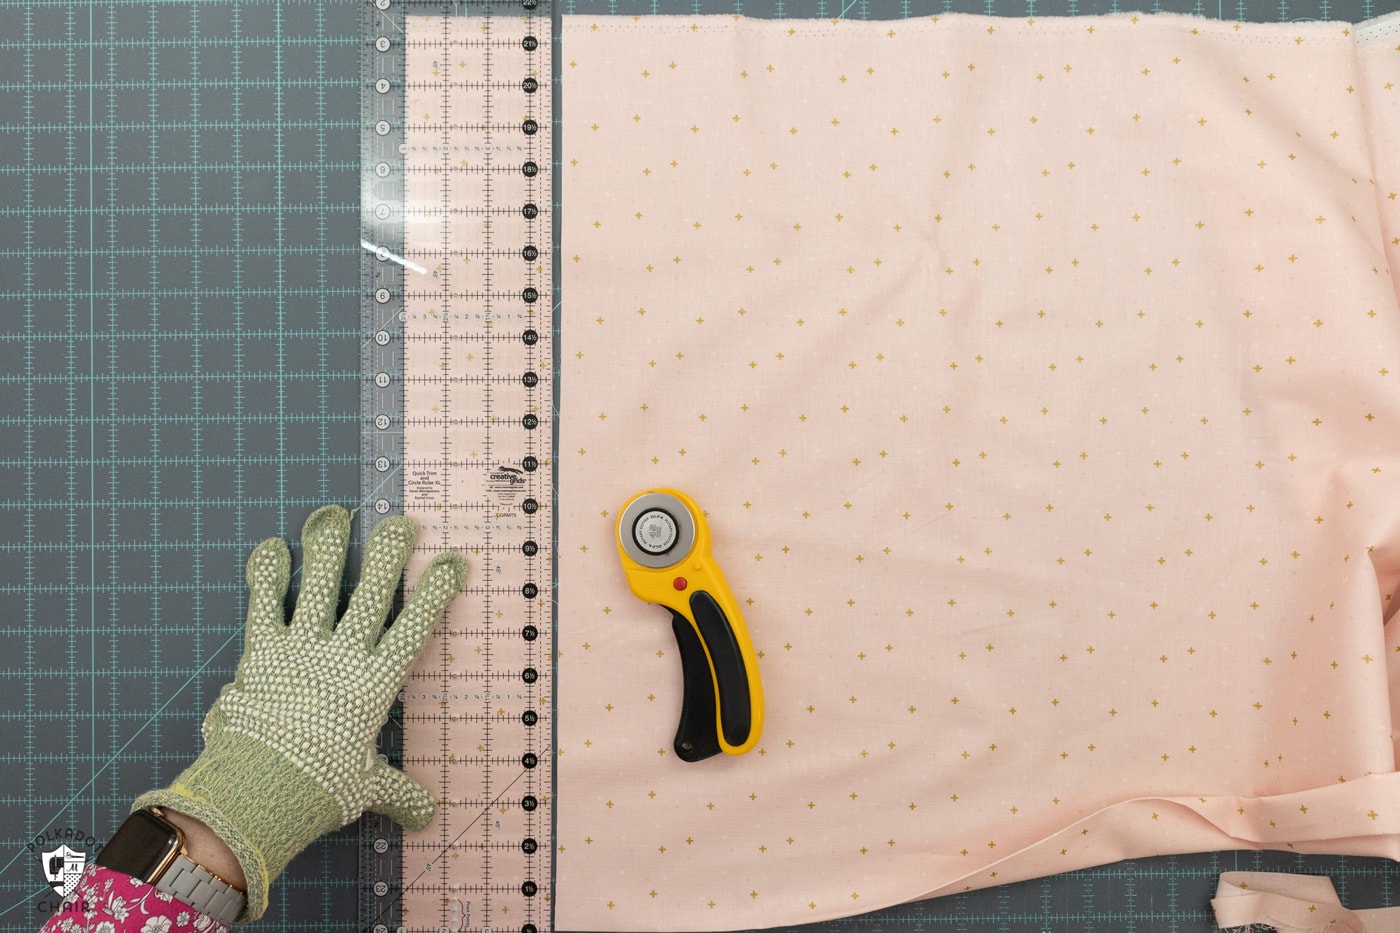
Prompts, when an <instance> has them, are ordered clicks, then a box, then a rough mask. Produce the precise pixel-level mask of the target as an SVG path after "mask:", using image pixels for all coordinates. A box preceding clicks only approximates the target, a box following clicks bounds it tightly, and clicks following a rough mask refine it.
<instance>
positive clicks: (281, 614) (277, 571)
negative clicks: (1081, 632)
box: [244, 538, 292, 651]
mask: <svg viewBox="0 0 1400 933" xmlns="http://www.w3.org/2000/svg"><path fill="white" fill-rule="evenodd" d="M247 577H248V624H247V627H246V628H245V630H244V631H245V641H244V650H245V651H246V650H247V649H248V648H249V647H251V646H252V645H253V643H254V642H256V641H257V640H258V639H260V638H262V637H263V636H265V635H266V634H267V633H269V632H275V631H279V630H283V629H285V628H286V627H287V614H286V612H285V611H284V610H283V608H282V604H283V600H285V599H286V598H287V584H288V583H289V582H290V581H291V578H292V555H291V554H290V553H288V551H287V543H286V542H285V541H283V540H282V539H281V538H268V539H267V540H266V541H264V542H263V543H262V544H259V545H258V546H257V547H255V548H254V549H253V553H252V554H250V555H249V556H248V571H247Z"/></svg>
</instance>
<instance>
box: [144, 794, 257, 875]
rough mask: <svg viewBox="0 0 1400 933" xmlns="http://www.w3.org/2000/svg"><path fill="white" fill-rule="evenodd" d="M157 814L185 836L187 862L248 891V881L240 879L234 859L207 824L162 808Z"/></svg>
mask: <svg viewBox="0 0 1400 933" xmlns="http://www.w3.org/2000/svg"><path fill="white" fill-rule="evenodd" d="M161 812H162V813H164V814H165V818H166V819H167V820H169V821H170V822H172V823H174V824H175V825H176V826H178V827H179V828H180V831H181V832H182V833H184V834H185V854H186V855H187V856H189V859H190V861H192V862H194V863H195V864H196V865H198V866H200V867H201V868H203V869H204V870H205V871H208V872H211V873H212V874H214V875H216V876H217V877H218V878H219V879H220V880H221V881H225V882H227V883H228V884H230V885H232V886H233V887H235V888H237V889H238V890H239V891H244V892H246V891H247V890H248V880H247V878H245V877H244V876H243V866H242V865H240V864H239V862H238V857H237V856H236V855H234V854H233V850H232V849H230V848H229V847H228V843H226V842H224V840H223V839H221V838H219V834H218V833H216V832H214V830H212V829H210V828H209V826H208V824H207V823H205V822H203V821H202V820H199V819H196V818H195V817H193V816H190V815H189V814H188V813H181V812H180V811H178V810H171V809H169V808H164V809H162V811H161Z"/></svg>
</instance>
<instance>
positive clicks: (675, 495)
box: [617, 489, 763, 761]
mask: <svg viewBox="0 0 1400 933" xmlns="http://www.w3.org/2000/svg"><path fill="white" fill-rule="evenodd" d="M617 549H618V553H619V554H620V556H621V557H622V568H623V570H624V571H625V572H626V574H627V585H628V586H630V587H631V588H632V592H633V593H635V594H637V596H638V597H639V598H641V599H642V600H643V601H645V602H649V603H656V604H658V605H661V606H665V607H666V608H667V609H669V610H670V611H671V629H672V631H674V632H675V634H676V644H677V645H678V646H679V648H680V653H681V676H682V679H683V681H684V694H683V698H682V702H681V721H680V725H679V726H678V727H677V728H676V742H675V749H676V754H677V755H678V756H679V757H680V758H681V760H682V761H701V760H703V759H705V758H709V757H711V756H712V755H717V754H719V753H720V752H724V753H725V754H727V755H742V754H743V753H744V752H746V751H748V750H749V749H751V748H753V747H754V745H756V744H757V743H758V736H759V733H760V732H762V731H763V685H762V683H760V681H759V679H758V659H757V658H756V657H755V656H754V650H753V642H752V641H750V640H749V630H748V628H747V627H746V626H745V625H744V616H743V614H742V613H741V612H740V611H739V604H738V602H737V601H736V600H735V599H734V594H733V593H731V592H730V590H729V584H728V583H726V582H725V581H724V574H723V573H721V572H720V569H719V565H718V564H716V563H715V559H714V556H713V555H712V554H711V553H710V528H709V526H708V525H707V524H706V523H705V515H704V513H703V512H701V511H700V506H698V505H696V504H695V500H694V499H692V498H690V497H689V496H687V495H686V494H685V493H683V492H681V491H680V490H677V489H652V490H648V491H647V492H644V493H641V494H640V495H637V496H634V497H633V498H632V499H631V500H630V501H628V503H627V504H626V505H625V506H623V508H622V515H621V517H620V518H619V519H618V522H617Z"/></svg>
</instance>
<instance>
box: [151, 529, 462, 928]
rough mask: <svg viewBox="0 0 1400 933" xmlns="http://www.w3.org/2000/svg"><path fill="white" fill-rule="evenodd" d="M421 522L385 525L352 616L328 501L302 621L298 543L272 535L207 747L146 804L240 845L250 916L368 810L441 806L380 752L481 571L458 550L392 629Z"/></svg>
mask: <svg viewBox="0 0 1400 933" xmlns="http://www.w3.org/2000/svg"><path fill="white" fill-rule="evenodd" d="M414 532H415V526H414V523H413V521H412V520H411V519H409V518H406V517H402V516H395V517H391V518H386V519H384V520H383V521H382V522H380V523H379V525H378V526H377V527H376V528H375V529H374V533H373V534H372V535H370V540H369V544H368V545H367V546H366V548H365V556H364V561H363V566H362V567H361V570H360V582H359V585H358V586H356V588H355V592H354V595H353V596H352V597H351V598H350V606H349V608H348V609H347V610H346V613H345V616H344V617H343V618H342V619H341V620H340V622H339V624H337V623H336V618H335V611H336V605H337V603H338V601H339V596H340V578H341V573H342V571H343V570H344V569H345V555H346V551H347V549H348V547H349V543H350V515H349V514H348V513H347V512H346V511H345V510H344V509H343V508H341V507H340V506H335V505H332V506H327V507H325V508H322V509H319V510H317V511H316V512H315V513H313V514H312V515H311V517H310V518H308V519H307V520H306V525H305V527H304V528H303V529H302V533H301V543H302V551H303V560H302V568H301V576H302V579H301V593H300V595H299V596H298V598H297V603H296V610H295V612H293V614H292V622H291V624H290V625H288V624H287V623H286V616H285V613H284V610H283V600H284V599H285V597H286V595H287V585H288V583H289V582H290V579H291V557H290V555H289V554H288V552H287V546H286V544H284V543H283V542H282V540H281V539H280V538H270V539H268V540H267V541H264V542H263V543H262V544H260V545H258V546H257V548H256V549H254V551H253V554H252V556H251V557H250V558H249V559H248V587H249V589H250V590H251V596H250V598H249V604H248V624H247V637H246V640H245V642H244V646H243V657H242V659H241V660H240V661H239V663H238V670H237V671H236V672H235V674H234V680H233V683H231V684H228V685H227V686H225V687H224V688H223V690H222V691H221V692H220V693H219V698H218V699H217V700H216V701H215V702H214V706H213V708H212V709H211V710H210V711H209V715H208V716H207V717H205V720H204V751H203V752H202V753H201V754H200V756H199V758H198V759H196V760H195V762H194V764H192V765H190V767H189V768H187V769H185V771H184V772H183V773H181V774H180V776H179V777H177V778H176V779H175V782H174V783H173V784H171V785H170V786H169V787H167V788H165V789H164V790H155V791H151V792H149V793H146V794H143V795H142V796H141V797H140V798H138V799H137V801H136V803H135V805H134V806H133V809H136V808H140V807H147V806H164V807H169V808H170V809H172V810H178V811H180V812H182V813H188V814H189V815H190V816H193V817H195V818H197V819H199V820H202V821H203V822H204V823H206V824H207V825H208V826H209V827H210V828H211V829H213V830H214V832H216V833H217V834H218V835H219V836H220V837H221V838H222V839H223V840H224V842H226V843H227V844H228V846H229V848H230V849H232V850H233V853H234V854H235V855H236V856H237V857H238V861H239V862H240V864H241V865H242V866H243V874H244V875H245V876H246V878H247V881H248V907H247V910H246V912H245V913H244V914H243V915H242V916H241V917H240V918H239V919H240V920H255V919H257V918H258V917H259V916H261V914H262V913H263V911H264V910H266V909H267V889H268V886H269V885H270V884H271V883H272V881H273V879H275V878H276V877H277V876H278V875H280V874H281V873H282V869H283V868H285V867H286V865H287V863H288V862H289V861H291V859H292V857H293V856H295V855H296V854H297V853H298V852H300V851H301V850H302V849H304V848H306V847H307V846H308V845H310V844H311V842H312V841H313V840H315V839H316V838H317V837H318V836H321V835H323V834H325V833H328V832H331V831H333V830H336V829H339V828H340V827H341V826H344V825H346V824H347V823H350V822H353V821H354V820H356V819H358V818H359V816H360V814H361V813H362V812H364V811H365V810H371V811H373V812H375V813H382V814H385V815H386V816H389V817H391V818H393V819H395V820H397V821H398V822H400V823H402V824H403V825H404V826H405V827H407V828H408V829H422V828H423V827H424V826H426V825H427V824H428V822H429V821H430V820H431V819H432V817H433V810H434V804H433V798H432V797H431V796H430V795H429V793H428V791H427V790H425V789H424V788H423V787H422V785H420V784H419V783H418V782H417V781H414V780H413V779H412V778H410V777H408V776H406V775H405V774H404V773H403V772H402V771H399V770H398V769H396V768H393V767H391V766H390V765H389V764H388V763H387V762H385V761H383V760H382V759H380V758H379V757H377V756H376V754H375V737H376V736H377V735H378V734H379V730H380V727H381V726H383V725H384V723H385V721H386V720H387V719H388V715H389V707H390V705H391V704H392V703H393V700H394V696H395V694H396V693H397V692H398V690H399V688H400V687H401V686H402V685H403V682H404V679H405V678H406V677H407V674H408V669H409V667H410V666H411V665H412V664H413V661H414V659H415V658H416V657H417V656H418V653H419V651H420V650H421V649H422V647H423V643H424V641H425V640H426V639H427V637H428V633H429V632H431V631H432V628H433V625H434V624H435V623H436V622H437V620H438V618H439V617H440V616H441V615H442V612H443V609H444V608H446V606H447V604H448V603H450V602H451V601H452V599H453V597H454V596H456V595H457V592H458V590H459V589H460V587H461V585H462V580H463V578H464V577H465V575H466V570H467V562H466V559H465V558H463V557H461V556H460V555H458V554H451V553H449V554H440V555H438V556H437V557H436V558H434V559H433V561H432V563H430V564H429V565H428V568H427V569H426V570H424V571H423V575H422V576H421V577H420V578H419V580H418V585H417V587H416V588H415V589H414V591H413V596H412V598H411V599H410V600H409V603H408V605H407V606H406V607H405V608H404V610H403V613H402V614H401V615H400V616H399V617H398V619H397V621H395V622H394V624H393V625H392V626H390V627H389V628H388V629H387V631H386V630H385V629H384V620H385V618H386V617H387V616H388V614H389V609H390V606H391V604H392V602H393V598H394V591H395V589H396V588H397V586H398V581H399V577H400V576H401V575H402V574H403V568H404V564H405V563H406V562H407V561H408V557H409V553H410V551H412V549H413V538H414ZM381 634H382V635H383V637H382V638H381V637H380V636H381Z"/></svg>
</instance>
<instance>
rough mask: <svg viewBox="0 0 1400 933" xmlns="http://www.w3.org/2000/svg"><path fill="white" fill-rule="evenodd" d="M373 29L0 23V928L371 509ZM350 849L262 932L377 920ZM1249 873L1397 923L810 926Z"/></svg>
mask: <svg viewBox="0 0 1400 933" xmlns="http://www.w3.org/2000/svg"><path fill="white" fill-rule="evenodd" d="M1395 6H1396V0H1359V2H1352V3H1340V2H1339V3H1329V2H1328V0H1308V2H1307V3H1293V2H1288V0H1234V2H1226V3H1221V2H1213V3H1212V2H1205V0H1199V2H1198V0H1181V2H1173V3H1160V4H1154V3H1136V4H1134V3H1126V2H1125V3H1121V4H1118V3H1112V2H1091V0H1054V2H1037V0H1016V2H1008V0H957V2H952V0H948V2H943V0H939V2H934V3H927V2H924V3H914V2H913V0H763V2H754V3H748V2H744V0H564V3H563V7H562V12H587V13H595V14H606V13H618V14H632V13H681V12H685V13H704V12H734V11H738V12H743V13H747V14H749V15H755V16H789V17H792V16H822V17H826V16H836V15H845V16H849V17H861V18H897V17H900V16H909V15H921V14H923V13H927V12H931V11H932V12H938V11H949V10H959V11H967V12H978V13H988V14H999V15H1015V16H1024V15H1037V16H1049V15H1076V14H1088V13H1098V12H1105V11H1108V10H1112V9H1134V8H1136V9H1143V10H1152V11H1156V10H1171V11H1176V12H1188V13H1196V14H1198V15H1204V16H1212V17H1220V18H1229V19H1237V18H1238V19H1251V20H1277V19H1298V18H1331V19H1347V20H1356V19H1363V18H1367V17H1370V16H1373V15H1379V14H1381V13H1384V12H1387V11H1388V10H1390V9H1393V8H1395ZM361 10H362V0H205V2H198V3H195V2H175V0H159V2H149V0H147V2H134V0H133V2H123V0H107V2H93V3H86V4H79V3H73V2H40V0H0V24H3V25H0V325H3V326H2V327H0V596H3V599H4V600H5V604H6V606H7V611H5V612H4V613H3V615H0V699H3V701H4V702H3V703H0V929H4V930H17V931H22V930H32V929H34V928H35V927H37V926H38V924H39V923H40V922H41V921H42V919H43V918H44V916H45V914H44V913H43V912H42V909H41V908H42V907H43V906H44V905H45V903H46V902H48V903H51V902H52V900H53V898H52V897H51V896H50V897H45V892H46V891H47V887H46V885H45V883H44V880H43V876H42V874H41V872H40V866H39V862H38V860H37V858H35V857H34V855H33V854H32V853H31V852H30V851H29V849H28V844H30V843H32V842H34V841H35V839H36V837H37V838H38V841H39V843H41V845H40V846H38V847H41V848H51V847H53V845H56V844H57V842H58V841H68V842H69V844H70V845H72V846H73V847H74V848H77V849H82V848H84V847H85V846H86V847H87V848H88V849H89V850H91V849H93V848H95V844H96V843H98V842H101V841H102V840H105V839H106V838H107V837H108V836H109V835H110V833H111V831H112V829H113V828H114V827H115V826H116V824H117V823H118V822H119V821H120V819H121V817H122V816H123V815H124V813H125V812H126V809H127V807H128V804H129V801H130V800H131V798H132V797H133V796H134V795H135V794H136V793H138V792H140V791H142V790H144V789H146V788H148V787H151V786H156V785H159V784H163V783H167V782H168V781H169V780H170V779H171V778H172V777H173V776H174V775H175V774H176V773H177V772H178V771H179V769H180V768H181V767H183V765H184V764H185V763H186V762H187V761H188V760H189V759H190V758H191V757H192V755H193V754H194V752H195V749H196V734H197V726H198V722H199V720H200V718H201V717H202V715H203V712H204V710H205V709H206V708H207V707H208V705H209V703H210V702H211V700H212V699H213V697H214V695H215V694H216V693H217V691H218V688H219V686H220V685H222V684H223V683H224V682H225V681H226V680H227V679H228V677H229V675H230V672H231V671H232V668H233V665H234V664H235V662H236V660H237V652H238V647H239V644H240V637H241V625H242V618H243V611H244V606H245V603H244V596H243V585H242V567H243V561H244V560H245V558H246V555H247V552H248V551H249V549H250V548H251V547H252V545H253V544H254V543H256V541H257V540H259V539H261V538H262V537H265V536H269V535H282V536H284V537H295V536H296V534H297V533H298V530H299V528H300V524H301V521H302V519H303V518H304V517H305V516H306V514H308V513H309V512H310V511H311V510H312V509H313V508H314V507H315V506H317V505H319V504H321V503H324V502H327V501H339V502H343V503H347V504H355V503H357V502H358V500H359V497H360V429H361V416H360V386H361V380H360V372H359V365H360V364H359V360H360V339H361V335H360V329H359V318H358V307H359V298H360V294H359V251H360V247H359V212H360V165H359V162H358V158H357V153H358V151H359V131H360V127H359V93H360V82H359V76H358V61H359V24H360V13H361ZM563 146H564V147H567V140H565V141H563ZM566 152H567V148H559V149H556V158H557V157H558V154H559V153H566ZM562 208H563V209H565V210H567V204H565V205H562ZM562 297H563V300H567V295H565V296H562ZM562 392H564V393H565V398H567V392H568V387H567V386H563V387H562ZM88 839H91V840H92V842H88V841H87V840H88ZM50 840H51V841H50ZM360 852H361V840H360V838H359V833H358V832H357V830H356V829H355V828H354V827H352V828H350V829H348V830H345V831H343V832H341V833H339V834H336V835H335V836H332V837H330V838H328V839H326V840H323V841H322V842H321V843H318V844H317V845H316V846H315V847H313V848H312V849H311V850H310V851H309V852H307V853H306V854H304V855H303V856H302V857H301V858H299V859H298V860H297V861H296V862H294V863H293V866H292V867H291V869H290V870H289V872H288V874H287V875H286V876H285V877H284V879H283V880H282V881H281V882H280V883H279V885H278V886H276V888H275V889H274V896H273V900H272V906H271V908H270V910H269V913H268V916H267V919H266V920H264V921H262V922H260V923H259V924H257V925H256V927H255V928H256V929H260V930H287V931H294V930H325V931H341V930H345V931H349V930H357V929H360V928H361V927H360V925H359V918H358V916H357V914H358V901H359V897H358V895H359V893H360V883H359V877H358V872H359V863H360V862H359V860H360ZM1238 868H1246V869H1253V868H1271V869H1285V870H1291V871H1306V872H1317V873H1326V874H1330V875H1331V876H1332V877H1333V878H1334V879H1335V880H1336V882H1337V884H1338V887H1339V890H1340V893H1341V896H1342V899H1343V901H1344V902H1345V903H1347V904H1348V905H1349V906H1353V907H1369V906H1380V905H1385V904H1392V903H1396V902H1397V901H1400V895H1397V892H1396V891H1395V887H1396V884H1397V881H1400V872H1397V870H1396V867H1395V866H1394V865H1393V864H1391V863H1389V862H1382V861H1378V860H1367V859H1343V858H1329V859H1322V858H1308V859H1304V858H1298V857H1294V856H1288V855H1281V854H1275V853H1267V854H1255V853H1223V854H1216V855H1200V856H1180V857H1172V858H1162V859H1151V860H1138V861H1135V862H1128V863H1121V864H1117V865H1112V866H1106V867H1104V868H1101V869H1097V870H1092V871H1085V872H1079V873H1075V874H1072V875H1065V876H1058V877H1055V878H1050V879H1044V880H1040V881H1032V882H1026V883H1022V884H1017V885H1011V886H1006V887H1002V888H996V889H992V890H988V891H980V892H975V893H972V894H967V895H962V896H956V897H951V898H944V899H941V900H937V901H932V902H925V903H921V904H915V905H909V906H907V907H904V908H900V909H895V910H890V911H885V912H881V913H878V914H872V915H867V916H865V917H860V918H852V919H850V920H847V921H841V922H834V923H829V924H823V925H821V926H820V927H814V928H809V929H812V930H817V929H821V930H830V931H832V933H836V931H850V933H858V931H859V933H865V931H876V930H886V929H898V930H949V931H953V930H958V931H973V933H979V931H1011V933H1039V931H1055V933H1061V931H1064V933H1070V931H1141V933H1157V931H1182V933H1193V931H1204V930H1209V929H1212V927H1211V924H1210V921H1209V913H1208V907H1207V900H1208V897H1209V893H1210V891H1211V890H1212V889H1213V886H1214V879H1215V875H1216V874H1217V873H1218V872H1219V871H1221V870H1229V869H1238Z"/></svg>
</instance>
